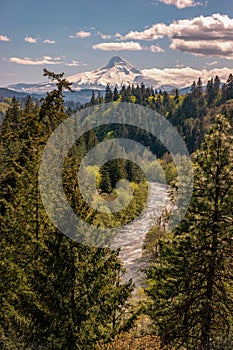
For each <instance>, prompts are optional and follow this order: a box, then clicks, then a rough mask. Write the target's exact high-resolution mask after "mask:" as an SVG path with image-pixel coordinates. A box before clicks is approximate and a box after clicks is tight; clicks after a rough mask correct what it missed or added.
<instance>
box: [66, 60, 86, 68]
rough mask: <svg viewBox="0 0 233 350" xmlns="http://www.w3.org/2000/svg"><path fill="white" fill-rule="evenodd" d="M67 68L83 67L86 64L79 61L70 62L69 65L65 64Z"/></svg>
mask: <svg viewBox="0 0 233 350" xmlns="http://www.w3.org/2000/svg"><path fill="white" fill-rule="evenodd" d="M65 65H66V66H68V67H79V66H85V65H86V64H84V63H82V62H79V61H72V62H70V63H65Z"/></svg>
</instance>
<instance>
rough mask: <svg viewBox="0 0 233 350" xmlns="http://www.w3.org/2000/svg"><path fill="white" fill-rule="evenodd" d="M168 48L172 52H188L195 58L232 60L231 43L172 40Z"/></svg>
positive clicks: (232, 49) (232, 48) (232, 50)
mask: <svg viewBox="0 0 233 350" xmlns="http://www.w3.org/2000/svg"><path fill="white" fill-rule="evenodd" d="M170 47H171V48H172V49H173V50H180V51H184V52H190V53H192V54H194V55H196V56H215V57H224V58H226V59H229V60H232V59H233V46H232V42H224V41H219V42H210V41H185V40H179V39H174V40H173V42H172V44H171V45H170Z"/></svg>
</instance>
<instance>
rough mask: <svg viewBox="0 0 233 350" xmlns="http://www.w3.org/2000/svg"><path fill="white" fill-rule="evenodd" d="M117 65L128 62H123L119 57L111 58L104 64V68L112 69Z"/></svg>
mask: <svg viewBox="0 0 233 350" xmlns="http://www.w3.org/2000/svg"><path fill="white" fill-rule="evenodd" d="M118 63H124V64H127V63H128V62H127V61H126V60H124V58H122V57H120V56H113V57H112V58H111V59H110V60H109V62H108V63H107V64H106V66H105V67H106V68H108V69H109V68H112V67H114V66H115V65H116V64H118Z"/></svg>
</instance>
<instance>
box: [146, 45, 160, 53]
mask: <svg viewBox="0 0 233 350" xmlns="http://www.w3.org/2000/svg"><path fill="white" fill-rule="evenodd" d="M148 50H149V51H151V52H164V50H163V49H162V48H161V47H160V46H159V45H151V46H150V47H149V48H148Z"/></svg>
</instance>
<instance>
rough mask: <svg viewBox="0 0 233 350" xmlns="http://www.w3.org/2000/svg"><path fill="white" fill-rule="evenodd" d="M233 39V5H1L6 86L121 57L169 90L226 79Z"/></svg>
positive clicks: (0, 54)
mask: <svg viewBox="0 0 233 350" xmlns="http://www.w3.org/2000/svg"><path fill="white" fill-rule="evenodd" d="M232 39H233V4H232V0H222V1H219V0H208V1H205V0H199V1H198V0H114V1H111V0H100V1H94V0H76V1H75V0H66V1H60V0H58V1H55V0H40V1H36V0H35V1H32V0H20V1H19V0H1V13H0V47H1V50H0V60H1V66H0V67H1V68H0V86H6V85H8V84H13V83H19V82H25V83H33V82H41V81H43V80H44V77H43V72H42V71H43V68H44V67H46V68H47V69H50V70H52V71H55V72H65V74H66V76H69V75H71V74H75V73H79V72H82V71H87V70H93V69H95V68H98V67H100V66H103V65H104V64H105V63H107V62H108V60H109V59H110V58H111V57H112V56H114V55H118V56H122V57H123V58H125V59H127V60H128V61H129V62H130V63H132V64H133V65H135V66H136V67H137V68H139V69H145V70H146V72H147V74H150V75H153V76H156V77H157V78H158V77H159V79H160V80H161V82H162V81H163V82H164V83H165V84H168V83H172V82H174V81H179V82H180V85H186V84H188V83H190V84H191V83H192V79H195V77H196V78H198V76H199V75H200V76H201V77H203V80H206V79H208V78H210V77H211V76H213V75H216V74H218V75H219V76H220V77H221V78H222V79H225V77H227V75H229V73H230V72H231V71H232V72H233V45H232ZM159 79H158V80H159ZM190 79H191V80H190Z"/></svg>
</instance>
